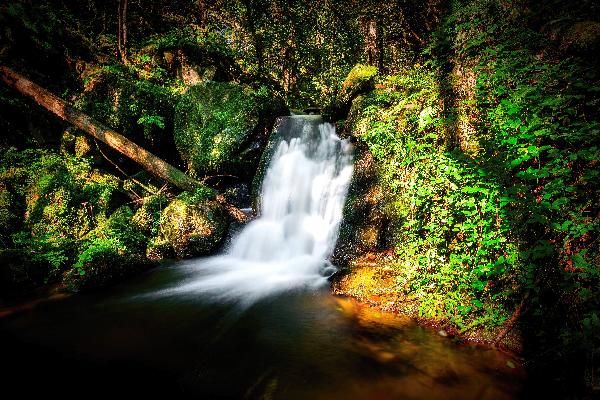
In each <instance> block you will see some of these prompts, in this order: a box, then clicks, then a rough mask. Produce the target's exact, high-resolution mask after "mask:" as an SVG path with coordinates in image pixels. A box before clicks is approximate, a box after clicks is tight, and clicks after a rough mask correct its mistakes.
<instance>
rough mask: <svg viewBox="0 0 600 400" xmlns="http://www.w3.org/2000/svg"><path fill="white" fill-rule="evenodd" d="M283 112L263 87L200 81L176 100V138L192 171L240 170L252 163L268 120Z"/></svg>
mask: <svg viewBox="0 0 600 400" xmlns="http://www.w3.org/2000/svg"><path fill="white" fill-rule="evenodd" d="M284 112H286V111H285V108H284V107H283V106H282V104H281V102H278V101H277V99H276V98H273V97H272V96H269V91H268V90H267V89H266V88H259V89H258V90H252V89H251V88H249V87H245V86H241V85H237V84H233V83H219V82H205V83H204V84H201V85H198V86H195V87H193V88H191V89H190V90H189V91H188V92H187V93H186V94H185V95H184V96H182V98H181V100H180V102H179V103H178V104H177V109H176V120H175V143H176V144H177V148H178V150H179V152H180V154H181V156H182V158H183V159H184V160H186V161H187V163H188V168H189V169H190V172H191V173H192V174H194V175H196V176H202V175H206V174H215V173H216V174H233V175H238V176H244V175H246V174H247V173H248V172H250V171H252V170H253V167H256V164H257V162H258V158H259V157H260V152H258V151H256V150H257V149H258V148H260V147H261V146H260V143H261V141H264V140H266V137H265V136H264V134H263V130H264V129H265V127H266V126H268V125H269V123H268V122H267V121H271V122H272V121H273V119H274V118H275V117H276V116H277V115H279V114H281V113H284ZM257 144H258V146H256V145H257Z"/></svg>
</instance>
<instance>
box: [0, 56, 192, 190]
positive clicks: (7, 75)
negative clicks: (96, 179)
mask: <svg viewBox="0 0 600 400" xmlns="http://www.w3.org/2000/svg"><path fill="white" fill-rule="evenodd" d="M0 81H2V82H4V83H5V84H6V85H8V86H9V87H11V88H13V89H15V90H17V91H18V92H20V93H21V94H23V95H25V96H27V97H29V98H31V99H33V100H34V101H35V102H36V103H37V104H39V105H40V106H42V107H44V108H46V109H47V110H48V111H50V112H52V113H54V114H56V115H57V116H59V117H60V118H62V119H64V120H65V121H67V122H70V123H71V124H73V125H75V126H76V127H78V128H79V129H81V130H82V131H84V132H86V133H88V134H90V135H91V136H93V137H95V138H96V139H98V140H101V141H102V142H104V143H106V144H107V145H109V146H110V147H112V148H113V149H115V150H117V151H118V152H120V153H121V154H124V155H125V156H127V157H129V158H131V159H132V160H133V161H135V162H137V163H138V164H140V165H141V166H142V167H143V168H144V169H146V170H147V171H148V172H150V173H151V174H153V175H155V176H157V177H159V178H161V179H164V180H165V181H167V182H169V183H170V184H172V185H173V186H176V187H178V188H180V189H183V190H194V189H195V188H197V187H199V186H201V184H200V182H198V181H197V180H195V179H193V178H191V177H189V176H188V175H186V174H185V173H183V172H182V171H180V170H179V169H177V168H175V167H173V166H172V165H171V164H169V163H167V162H165V161H163V160H162V159H160V158H158V157H157V156H155V155H154V154H152V153H150V152H149V151H147V150H146V149H144V148H142V147H140V146H138V145H137V144H135V143H133V142H132V141H131V140H129V139H127V138H126V137H125V136H123V135H121V134H119V133H117V132H115V131H113V130H111V129H110V128H108V127H106V126H105V125H103V124H101V123H100V122H98V121H95V120H94V119H93V118H91V117H89V116H88V115H86V114H84V113H83V112H81V111H79V110H77V109H75V108H74V107H73V106H71V105H70V104H69V103H67V102H66V101H64V100H62V99H60V98H58V97H57V96H55V95H53V94H52V93H50V92H49V91H47V90H46V89H44V88H42V87H41V86H39V85H37V84H35V83H33V82H32V81H30V80H29V79H27V78H25V77H24V76H22V75H20V74H18V73H16V72H15V71H13V70H11V69H10V68H7V67H4V66H0Z"/></svg>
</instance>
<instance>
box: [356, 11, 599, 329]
mask: <svg viewBox="0 0 600 400" xmlns="http://www.w3.org/2000/svg"><path fill="white" fill-rule="evenodd" d="M512 11H514V10H511V9H510V8H503V7H502V6H500V5H499V4H498V3H497V2H495V1H491V0H490V1H487V2H483V3H482V2H469V1H455V2H453V9H452V12H451V13H450V14H449V17H448V19H447V20H446V21H445V23H444V24H443V25H442V27H441V28H440V31H439V32H437V33H436V40H435V41H434V42H433V44H432V45H431V47H430V48H428V49H426V50H425V54H426V55H427V56H430V57H432V58H431V60H432V61H430V62H428V63H427V66H426V67H420V66H416V67H414V68H411V69H408V70H406V71H404V72H403V73H402V74H400V75H397V76H390V77H381V78H380V79H379V82H378V89H377V90H375V91H373V92H372V93H371V94H369V95H368V96H367V97H366V98H365V99H363V100H362V103H361V112H360V113H359V115H358V117H356V118H353V119H350V120H349V121H348V123H349V124H350V125H351V127H352V128H353V130H354V131H355V132H357V133H358V134H359V136H360V138H361V139H362V140H364V141H365V142H366V143H367V144H368V145H369V148H370V150H371V152H372V153H373V155H374V157H375V158H376V160H377V161H378V165H379V171H380V172H379V173H380V181H381V185H382V187H383V191H384V192H385V193H387V194H388V195H389V200H388V206H387V212H388V215H389V216H390V217H391V218H392V220H393V225H394V228H393V230H394V232H395V235H396V237H395V242H396V243H397V246H396V251H397V262H395V268H396V269H397V275H398V278H397V280H398V281H397V286H396V288H397V290H398V291H399V292H401V293H405V294H406V295H407V296H414V297H415V298H418V299H419V301H420V307H419V312H420V315H422V316H425V317H433V318H443V319H446V320H449V321H451V322H453V323H454V324H455V325H456V326H458V327H459V328H460V329H462V330H464V331H468V330H470V329H474V328H477V327H478V326H486V327H491V326H494V325H499V324H501V323H502V322H503V321H504V320H506V318H507V317H508V315H509V313H510V312H511V310H512V309H514V308H515V307H516V306H517V304H518V302H519V301H520V300H519V299H520V298H522V297H523V296H524V294H525V293H529V295H530V296H531V297H530V299H531V301H533V302H535V301H538V300H537V299H538V295H541V294H540V293H541V291H543V290H545V289H544V288H543V286H542V285H541V283H540V282H541V281H552V282H555V284H554V285H556V286H555V287H554V289H553V290H556V291H557V292H559V293H561V295H560V296H563V298H564V299H565V300H564V302H563V305H562V307H564V309H565V310H569V311H567V312H569V313H572V315H573V319H572V320H571V321H570V322H569V324H574V325H569V326H570V328H568V329H570V330H571V331H572V332H576V331H577V330H578V329H580V328H579V327H578V325H577V324H581V323H582V321H588V323H587V325H588V326H589V327H591V326H593V322H591V321H592V319H593V317H591V314H593V313H594V311H593V310H596V309H597V307H598V305H599V304H600V299H599V298H598V296H597V293H598V285H599V282H600V273H599V271H598V268H597V260H598V245H597V238H598V228H599V226H598V221H597V218H595V217H594V215H595V212H596V211H594V210H595V209H596V207H597V205H596V206H595V205H594V204H595V202H596V201H597V198H598V194H599V188H598V183H597V182H598V179H597V176H598V167H597V166H598V163H599V162H600V160H599V159H598V158H599V156H598V154H599V152H598V145H599V139H600V129H599V127H600V125H599V124H600V122H599V121H598V114H597V108H595V105H597V104H598V101H599V100H598V93H599V92H600V89H599V87H600V84H599V82H598V77H597V75H596V74H595V73H594V72H593V71H592V70H589V69H586V68H584V67H582V66H581V65H580V64H578V63H577V62H576V61H575V60H573V59H566V60H563V61H555V60H553V59H550V58H544V57H543V56H542V57H540V55H539V49H540V48H542V47H543V46H545V45H546V44H544V39H543V38H542V37H541V36H540V35H538V34H536V33H534V32H532V31H529V30H527V29H523V28H522V26H523V25H522V23H521V24H517V23H516V22H515V18H519V17H518V16H515V15H513V14H512ZM451 54H452V55H454V57H455V58H452V57H451ZM448 60H453V62H454V63H455V65H458V66H457V67H455V68H456V69H455V73H456V71H462V72H461V74H462V75H458V74H457V75H455V76H450V77H449V79H448V78H447V77H445V75H444V74H445V73H446V72H444V71H449V69H448V68H447V63H448ZM469 73H472V74H473V76H475V81H474V84H473V85H472V86H469V83H468V82H466V78H465V76H468V75H467V74H469ZM440 78H441V79H440ZM448 85H450V86H451V87H454V88H455V89H454V90H456V91H455V92H454V93H455V95H456V96H457V98H455V99H448V98H447V97H446V96H447V95H448V93H449V90H448ZM461 85H462V86H461ZM453 104H454V105H456V107H452V105H453ZM444 105H445V107H444ZM465 126H472V127H473V130H474V132H472V133H471V137H468V136H466V130H465V129H466V128H465ZM461 135H462V136H461ZM461 141H462V142H461ZM459 142H460V145H461V146H460V147H462V148H463V149H467V148H468V149H469V151H461V150H460V149H458V148H456V147H457V144H459ZM472 143H475V145H472ZM567 299H568V300H567ZM582 310H585V311H583V313H582ZM586 313H587V314H586ZM584 315H587V317H584ZM580 326H581V325H580ZM565 332H566V331H565Z"/></svg>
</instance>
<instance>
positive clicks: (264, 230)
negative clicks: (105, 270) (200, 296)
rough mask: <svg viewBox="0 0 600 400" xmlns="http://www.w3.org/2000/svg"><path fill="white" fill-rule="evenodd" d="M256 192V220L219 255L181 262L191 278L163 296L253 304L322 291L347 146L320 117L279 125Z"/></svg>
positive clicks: (345, 178) (348, 168)
mask: <svg viewBox="0 0 600 400" xmlns="http://www.w3.org/2000/svg"><path fill="white" fill-rule="evenodd" d="M278 135H279V137H280V139H279V140H280V142H279V144H278V145H276V150H275V152H274V154H273V157H272V159H271V162H270V164H269V168H268V170H267V172H266V174H265V179H264V181H263V185H262V191H261V198H260V203H261V210H260V213H259V217H258V218H256V219H255V220H253V221H251V222H250V223H248V224H247V225H246V226H245V227H244V228H243V229H242V231H241V232H240V233H239V234H238V236H237V237H235V238H234V239H233V241H232V245H231V247H230V248H229V249H228V251H227V252H226V253H225V254H224V255H221V256H216V257H211V258H208V259H200V260H194V261H191V262H190V263H188V264H187V269H188V271H189V272H190V273H191V274H190V277H189V279H188V280H187V281H186V282H184V283H183V284H181V285H179V286H177V287H176V288H172V289H168V292H192V293H208V294H210V295H211V297H216V298H219V299H232V300H240V301H242V302H244V303H252V302H254V301H256V300H257V299H260V298H262V297H265V296H269V295H272V294H275V293H279V292H282V291H287V290H292V289H297V288H314V287H319V286H322V285H324V284H325V283H326V282H327V278H328V277H329V276H331V274H333V273H334V272H335V268H334V267H333V266H332V265H331V264H330V263H329V261H328V258H329V257H330V256H331V253H332V251H333V248H334V246H335V242H336V240H337V236H338V230H339V225H340V222H341V219H342V208H343V205H344V201H345V198H346V194H347V191H348V185H349V182H350V178H351V176H352V169H353V165H352V146H351V145H350V143H348V142H346V141H343V140H340V139H339V138H338V137H337V136H336V134H335V128H334V126H333V125H331V124H328V123H322V122H321V120H320V117H318V116H293V117H289V118H286V119H284V121H283V123H282V125H281V127H280V129H279V131H278Z"/></svg>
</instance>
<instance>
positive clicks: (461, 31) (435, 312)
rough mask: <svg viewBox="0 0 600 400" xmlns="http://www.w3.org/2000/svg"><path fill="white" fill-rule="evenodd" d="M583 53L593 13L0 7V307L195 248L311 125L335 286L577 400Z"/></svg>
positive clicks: (598, 104) (585, 348)
mask: <svg viewBox="0 0 600 400" xmlns="http://www.w3.org/2000/svg"><path fill="white" fill-rule="evenodd" d="M599 51H600V5H598V4H597V2H595V1H593V0H582V1H578V2H569V1H561V0H542V1H532V0H427V1H416V0H390V1H386V2H379V1H371V0H365V1H357V0H339V1H329V0H314V1H311V2H302V1H296V0H268V1H257V0H239V1H221V0H217V1H200V0H181V1H167V0H157V1H143V0H110V1H98V0H84V1H79V2H72V1H67V0H41V1H28V0H11V1H7V2H4V3H3V4H2V5H0V65H1V66H2V68H3V69H2V70H1V72H2V74H0V75H1V77H0V81H4V82H5V84H0V131H1V132H2V134H1V135H0V244H1V248H0V298H2V300H3V301H6V302H13V301H15V299H17V300H18V299H20V298H23V297H25V296H30V295H32V293H38V294H39V293H40V290H45V289H47V288H48V287H54V286H55V285H59V286H60V287H62V288H63V289H67V290H72V291H85V290H92V289H98V288H101V287H103V286H107V285H109V284H113V283H116V282H119V281H121V280H123V279H124V278H125V277H127V276H130V275H132V274H135V273H137V272H139V271H142V270H144V269H147V268H149V267H151V266H154V265H157V264H158V263H160V262H162V261H165V260H170V259H180V258H186V257H192V256H199V255H207V254H211V253H213V252H214V251H216V250H217V249H218V248H219V246H220V245H221V243H222V242H223V240H224V238H225V236H226V235H227V230H228V227H229V225H230V224H233V225H235V224H238V223H239V222H237V221H238V220H242V219H244V218H245V217H244V215H240V212H239V209H240V208H244V207H248V206H249V205H250V204H251V203H253V202H256V199H255V198H254V197H256V195H257V185H259V184H260V182H258V183H257V181H259V180H260V179H257V178H255V175H258V176H260V170H261V168H264V165H262V164H264V162H265V160H264V158H265V157H264V156H263V153H265V154H266V153H268V151H266V150H265V148H267V149H268V143H269V135H270V133H271V132H272V130H273V126H274V124H275V123H276V118H277V117H279V116H283V115H289V114H290V112H298V111H302V110H306V109H308V108H315V109H319V110H321V111H322V113H323V114H324V116H325V117H327V118H328V119H329V120H330V121H331V122H333V123H335V124H336V126H337V130H338V133H339V134H340V135H341V136H343V137H346V138H350V139H351V140H352V142H353V143H354V144H355V147H356V162H355V175H354V178H353V181H352V184H351V188H350V193H349V197H348V199H347V202H346V207H345V209H344V221H343V223H342V227H341V232H340V238H339V242H338V245H337V247H336V251H335V255H334V262H335V263H336V264H337V265H338V266H339V267H340V272H339V273H338V274H337V275H336V277H335V279H334V283H333V289H334V291H335V292H336V293H339V294H343V295H349V296H353V297H356V298H357V299H359V300H360V301H363V302H367V303H369V304H372V305H375V306H378V307H380V308H382V309H386V310H392V311H395V312H400V313H403V314H407V315H409V316H411V317H415V318H419V319H420V320H421V321H422V322H423V323H426V324H433V325H435V326H440V327H443V328H444V329H446V330H447V331H448V332H452V333H453V334H455V335H457V336H458V337H461V338H466V339H469V338H470V339H472V340H478V341H482V342H485V343H487V344H489V345H494V346H497V347H499V348H504V349H508V350H511V351H517V352H520V353H522V354H523V356H524V357H525V359H526V360H528V361H527V363H528V369H529V370H530V374H531V375H532V376H534V377H535V376H539V377H540V378H541V379H542V378H543V379H545V380H547V381H548V382H549V383H548V387H547V390H548V393H553V391H555V390H556V391H557V392H554V393H555V394H556V393H563V394H564V396H567V395H569V396H576V397H581V398H592V397H593V396H595V395H596V396H597V395H599V394H600V248H599V246H600V241H599V240H598V237H599V236H598V235H599V228H600V223H599V218H598V217H599V216H600V214H599V213H600V209H599V202H598V200H599V196H600V187H599V182H600V176H599V175H600V168H599V163H600V153H599V150H600V148H599V146H600V64H599V63H600V58H598V57H597V55H598V52H599ZM13 73H17V74H20V75H21V76H23V77H24V78H25V79H27V80H30V81H32V82H34V83H36V84H37V85H39V88H40V89H39V90H38V89H36V91H37V92H36V93H38V94H39V93H41V92H40V90H45V91H48V92H49V93H51V94H53V95H54V96H57V98H58V99H60V100H61V101H63V102H64V103H65V107H72V109H73V110H75V111H73V112H72V113H70V114H69V115H72V114H73V113H77V112H80V113H82V115H85V116H86V118H89V121H88V120H86V121H88V122H87V125H86V126H88V127H89V126H90V125H91V126H94V127H95V126H100V127H103V129H105V130H106V131H110V132H113V133H115V134H118V135H119V136H120V135H122V136H123V137H124V138H125V140H127V142H124V143H125V145H124V147H128V148H130V146H131V145H129V143H135V144H136V145H139V146H140V147H141V148H142V149H144V150H145V151H147V152H148V154H149V155H150V156H151V157H155V158H156V159H158V160H159V161H160V162H164V163H166V164H168V165H169V166H170V167H172V168H173V171H177V172H173V173H172V174H171V175H170V177H169V176H165V175H163V176H161V175H160V174H158V175H157V170H156V163H155V162H154V161H152V160H154V159H153V158H149V157H150V156H147V155H145V156H144V157H138V158H139V159H137V160H136V159H135V154H139V152H138V151H134V152H133V153H135V154H133V159H132V158H131V155H130V156H127V155H126V154H125V155H124V154H123V152H122V151H119V150H118V149H116V148H115V146H111V145H109V144H106V143H105V142H103V141H102V140H99V139H98V137H96V138H95V137H93V136H90V135H89V132H86V130H89V129H86V128H85V127H83V128H82V126H79V128H82V129H78V128H76V127H73V125H72V123H73V121H70V122H71V123H69V122H67V121H63V120H61V119H60V118H57V117H56V116H55V115H53V114H52V113H51V112H48V106H44V104H42V103H41V102H40V101H39V97H38V98H35V97H34V98H33V99H32V98H31V97H32V96H29V98H28V97H26V96H23V94H22V93H20V90H15V88H14V85H11V84H9V83H7V82H8V81H10V76H11V74H13ZM21 92H22V91H21ZM40 104H41V105H42V106H44V107H42V106H40ZM53 104H56V102H55V103H53ZM50 111H52V110H50ZM53 112H54V111H53ZM55 113H56V112H55ZM63 118H64V117H63ZM65 119H67V120H68V118H65ZM144 154H145V153H144ZM261 159H262V161H261ZM161 165H162V164H161ZM261 165H262V166H261ZM257 171H258V174H257ZM179 173H182V175H183V177H182V176H179V175H177V174H179ZM173 174H175V175H177V176H179V178H177V177H176V176H175V175H173ZM188 180H189V181H188ZM253 180H254V183H253ZM183 181H185V182H188V184H185V183H183V184H182V183H181V182H183ZM190 182H191V183H190ZM570 398H573V397H570Z"/></svg>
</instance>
